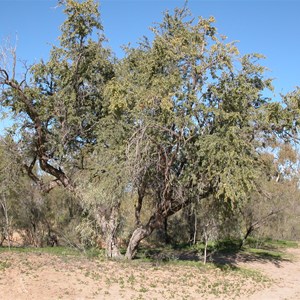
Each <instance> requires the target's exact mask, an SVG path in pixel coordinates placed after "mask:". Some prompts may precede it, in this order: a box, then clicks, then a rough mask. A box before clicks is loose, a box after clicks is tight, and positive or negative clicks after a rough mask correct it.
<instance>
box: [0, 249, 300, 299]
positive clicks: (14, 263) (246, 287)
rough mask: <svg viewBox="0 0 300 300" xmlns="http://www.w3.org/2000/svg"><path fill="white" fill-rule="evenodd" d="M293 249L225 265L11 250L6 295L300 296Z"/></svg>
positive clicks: (4, 271) (4, 269)
mask: <svg viewBox="0 0 300 300" xmlns="http://www.w3.org/2000/svg"><path fill="white" fill-rule="evenodd" d="M287 251H288V255H289V256H288V257H289V259H286V260H279V261H278V260H264V259H253V257H251V256H249V257H247V256H240V255H238V256H236V257H235V256H231V257H230V258H229V259H228V262H227V264H226V265H225V267H220V268H217V267H215V266H213V265H209V266H205V267H203V266H202V265H201V264H199V263H190V264H187V263H184V264H180V263H176V264H172V263H163V262H151V263H150V262H138V261H133V262H123V261H120V262H115V261H106V260H102V261H101V260H96V259H88V258H86V257H76V256H56V255H51V254H46V253H39V252H34V253H19V252H14V251H11V252H9V251H5V252H2V253H0V299H1V300H10V299H13V300H19V299H20V300H26V299H30V300H48V299H49V300H50V299H66V300H81V299H99V300H100V299H108V300H109V299H114V300H118V299H125V300H127V299H128V300H129V299H130V300H131V299H133V300H134V299H136V300H138V299H147V300H148V299H182V300H184V299H186V300H189V299H259V300H261V299H272V300H276V299H293V300H294V299H300V249H299V248H297V249H289V250H287ZM255 270H258V271H255ZM262 274H264V275H262ZM267 278H270V279H271V280H269V279H267Z"/></svg>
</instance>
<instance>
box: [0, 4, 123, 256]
mask: <svg viewBox="0 0 300 300" xmlns="http://www.w3.org/2000/svg"><path fill="white" fill-rule="evenodd" d="M60 4H61V5H62V6H63V7H64V13H65V15H66V20H65V22H64V23H63V24H62V26H61V36H60V38H59V40H60V43H59V45H58V46H53V47H52V49H51V52H50V57H49V60H48V61H47V62H44V61H41V62H39V63H36V64H33V65H32V66H30V67H26V70H25V72H24V77H23V78H17V77H16V76H15V74H16V70H15V68H16V54H15V52H14V51H9V49H6V50H8V51H5V50H4V51H2V56H1V61H0V84H1V87H2V89H1V105H2V106H3V107H6V108H8V109H10V111H11V112H12V113H13V114H14V116H15V117H16V119H17V126H16V128H17V131H16V139H17V140H18V150H19V153H20V156H21V157H22V164H23V167H24V168H25V169H26V170H27V172H28V174H29V176H30V177H31V178H32V179H33V180H34V181H35V182H36V183H37V184H38V185H39V186H40V188H41V189H42V190H43V191H45V192H48V191H50V190H51V189H52V188H53V187H55V186H57V185H60V186H63V187H65V188H67V189H68V190H70V191H72V192H74V193H76V195H77V196H79V197H80V198H82V194H83V192H82V190H81V189H80V188H79V185H78V184H77V183H76V182H75V180H74V178H78V176H75V173H77V172H78V171H82V170H84V171H85V172H86V170H87V168H90V172H91V173H92V172H93V163H90V160H88V158H89V157H90V156H91V155H92V154H93V151H94V149H95V145H97V136H101V131H104V130H105V129H104V128H103V124H101V126H102V127H100V129H99V126H100V125H99V122H100V120H101V119H102V118H103V117H104V116H105V115H106V110H105V106H107V105H105V100H104V96H103V92H104V88H105V85H106V83H107V82H108V81H109V80H110V79H111V78H112V77H113V75H114V72H113V60H114V59H113V57H112V55H111V52H110V50H109V49H108V48H105V47H104V45H103V44H104V42H105V38H104V35H103V28H102V24H101V22H100V19H99V11H98V5H97V4H96V3H94V1H93V0H87V1H83V2H77V1H74V0H62V1H60ZM9 53H12V55H13V62H14V63H13V64H12V69H11V70H9V68H8V64H7V54H9ZM99 132H100V133H99ZM41 171H43V172H46V173H48V174H50V175H52V176H53V180H52V181H50V182H47V183H46V182H44V181H43V180H42V177H41V176H40V175H41ZM113 204H114V203H113ZM113 206H114V205H112V204H111V203H110V204H109V205H107V206H105V205H104V204H102V206H101V211H100V212H98V213H95V214H94V216H93V217H94V218H96V220H97V222H99V223H101V224H99V226H101V227H103V228H106V229H107V230H105V232H104V234H107V233H108V232H109V228H110V227H114V226H117V225H116V224H111V220H110V216H111V213H112V211H113V212H114V211H115V209H114V207H113ZM116 206H118V203H117V204H116ZM114 214H115V212H114ZM103 216H104V218H103ZM106 223H109V226H108V225H107V224H106ZM114 231H115V229H114V228H112V229H111V232H114ZM115 244H116V243H115V242H114V237H113V236H112V234H110V235H109V234H108V236H107V250H108V255H109V256H114V255H118V251H117V250H116V249H114V248H115V247H114V246H113V245H115Z"/></svg>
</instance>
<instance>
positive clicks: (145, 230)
mask: <svg viewBox="0 0 300 300" xmlns="http://www.w3.org/2000/svg"><path fill="white" fill-rule="evenodd" d="M164 220H165V218H164V217H162V216H161V215H160V214H158V213H155V214H153V215H152V216H151V217H150V220H149V222H148V223H147V225H145V226H140V227H138V228H136V229H135V230H134V232H133V233H132V235H131V238H130V241H129V244H128V246H127V250H126V255H125V257H126V258H127V259H130V260H131V259H133V258H134V257H135V255H136V253H137V249H138V246H139V244H140V242H141V241H142V240H143V239H144V238H146V237H148V236H150V235H151V233H152V232H153V230H154V229H156V228H160V227H161V226H162V224H163V222H164Z"/></svg>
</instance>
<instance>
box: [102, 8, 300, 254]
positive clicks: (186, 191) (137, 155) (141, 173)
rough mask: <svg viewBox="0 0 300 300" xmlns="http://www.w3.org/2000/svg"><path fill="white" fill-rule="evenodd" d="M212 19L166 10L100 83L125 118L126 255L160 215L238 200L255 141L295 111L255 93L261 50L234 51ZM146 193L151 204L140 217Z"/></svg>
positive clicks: (277, 129) (255, 154) (254, 167)
mask: <svg viewBox="0 0 300 300" xmlns="http://www.w3.org/2000/svg"><path fill="white" fill-rule="evenodd" d="M213 22H214V19H213V18H212V17H211V18H209V19H207V20H206V19H203V18H199V20H198V21H197V22H194V21H193V19H191V18H189V12H188V10H187V9H186V8H183V9H176V10H175V13H174V14H173V15H171V14H169V13H168V12H166V13H165V15H164V19H163V22H162V23H161V24H159V25H158V26H156V27H155V28H153V29H152V32H153V34H154V39H153V41H152V42H150V41H149V40H148V39H146V38H145V39H144V41H143V42H141V43H140V45H139V47H137V48H129V49H127V55H126V57H125V58H124V59H123V60H122V61H121V62H120V64H119V66H118V68H117V69H116V77H115V78H114V79H113V80H112V81H111V82H110V83H109V85H108V90H109V92H110V97H111V105H110V109H111V111H112V112H113V113H115V114H116V115H118V114H122V113H124V114H126V115H128V114H129V113H130V116H131V118H132V120H133V122H132V124H133V125H132V136H131V138H130V140H129V143H128V150H127V157H128V163H129V166H130V168H131V172H130V174H132V177H131V184H132V188H133V189H134V190H135V191H136V193H137V195H138V203H137V205H136V206H135V215H136V228H135V230H134V231H133V233H132V236H131V238H130V241H129V244H128V248H127V252H126V257H127V258H128V259H132V258H133V257H134V256H135V254H136V251H137V247H138V245H139V243H140V242H141V241H142V240H143V239H144V238H146V237H148V236H149V235H150V234H151V233H152V232H153V230H155V229H157V228H159V227H161V226H162V224H163V223H164V220H165V219H166V218H168V217H170V216H171V215H173V214H175V213H176V212H178V211H179V210H181V209H182V208H184V207H186V206H188V205H190V204H191V203H193V202H199V201H205V199H207V198H208V197H210V196H211V197H214V198H215V199H221V200H222V201H228V202H230V203H232V205H239V203H242V201H244V200H245V199H247V197H248V195H249V192H250V191H251V190H252V189H254V188H255V187H256V185H257V183H258V181H257V178H258V176H259V170H260V168H261V165H260V160H261V149H263V147H264V146H265V145H267V144H268V142H269V141H270V140H271V139H277V138H279V137H280V138H286V139H288V138H290V136H291V135H292V134H293V131H292V130H291V129H292V128H293V125H295V124H294V123H293V120H295V119H293V117H295V116H296V115H297V113H296V111H295V110H292V109H291V105H290V103H289V104H287V107H284V106H283V105H282V104H281V103H279V102H272V101H271V99H269V98H267V97H265V96H264V90H265V89H272V86H271V80H270V79H265V78H264V71H265V68H264V67H263V66H261V65H260V64H259V60H260V59H261V58H262V56H261V55H259V54H248V55H244V56H240V55H239V53H238V50H237V48H236V46H235V45H234V44H233V43H225V42H224V37H222V36H221V38H219V37H218V35H217V33H216V28H215V27H214V26H213V24H212V23H213ZM294 105H295V107H297V109H298V107H299V105H298V104H295V101H294ZM292 112H293V113H292ZM146 194H147V195H151V197H152V203H153V205H152V206H153V208H152V214H151V216H150V218H149V220H148V221H147V222H145V223H144V224H142V223H141V222H140V219H139V216H140V213H141V210H142V208H143V199H144V197H145V195H146Z"/></svg>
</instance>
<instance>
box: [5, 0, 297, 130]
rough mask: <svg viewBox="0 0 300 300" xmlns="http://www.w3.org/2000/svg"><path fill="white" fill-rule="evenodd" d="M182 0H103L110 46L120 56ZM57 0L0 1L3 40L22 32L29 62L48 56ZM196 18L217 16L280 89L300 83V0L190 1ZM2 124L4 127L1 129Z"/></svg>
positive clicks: (21, 53) (21, 52) (21, 49)
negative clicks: (262, 58)
mask: <svg viewBox="0 0 300 300" xmlns="http://www.w3.org/2000/svg"><path fill="white" fill-rule="evenodd" d="M183 3H184V0H182V1H181V0H180V1H179V0H102V1H100V10H101V19H102V22H103V25H104V30H105V35H106V37H107V38H108V40H109V45H110V46H111V47H112V49H113V51H114V52H115V53H116V55H117V56H118V57H121V56H122V50H121V48H120V47H121V45H123V44H127V43H128V42H131V43H132V44H134V43H135V42H137V41H138V39H139V38H140V37H142V36H143V35H149V34H150V33H149V30H148V28H149V27H150V26H152V25H153V22H159V21H161V19H162V12H163V11H165V10H167V9H168V10H170V11H172V10H173V9H174V7H176V6H179V7H181V6H182V5H183ZM56 4H57V1H54V0H35V1H33V0H0V42H2V41H3V39H4V38H6V37H8V36H10V37H11V38H12V39H14V37H15V36H16V34H17V36H18V50H17V54H18V57H19V58H21V59H24V60H27V61H28V62H34V61H35V60H39V59H40V58H44V59H46V58H47V55H48V52H49V49H50V47H51V46H50V45H51V44H55V43H57V37H58V36H59V26H60V24H61V23H62V22H63V20H64V16H63V14H62V10H61V8H55V6H56ZM188 6H189V8H190V9H191V11H192V13H193V15H194V16H199V15H201V16H203V17H209V16H211V15H213V16H214V17H215V18H216V27H217V28H218V31H219V33H221V34H224V35H226V36H228V40H229V41H233V40H238V41H239V43H238V48H239V49H240V51H241V52H242V53H249V52H259V53H262V54H264V55H265V56H266V57H267V59H266V60H265V61H264V64H265V65H266V66H267V67H268V68H269V69H270V70H271V71H272V72H271V73H269V75H270V77H274V78H275V81H274V86H275V89H276V92H277V93H280V92H283V93H285V92H287V91H290V90H292V89H293V88H294V87H295V86H297V85H300V22H299V19H300V17H299V16H300V0H299V1H297V0H294V1H289V0H285V1H284V0H282V1H279V0H277V1H276V0H273V1H272V0H261V1H259V0H236V1H227V0H222V1H221V0H210V1H202V0H190V1H189V4H188ZM1 127H2V126H0V130H1Z"/></svg>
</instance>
